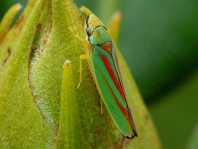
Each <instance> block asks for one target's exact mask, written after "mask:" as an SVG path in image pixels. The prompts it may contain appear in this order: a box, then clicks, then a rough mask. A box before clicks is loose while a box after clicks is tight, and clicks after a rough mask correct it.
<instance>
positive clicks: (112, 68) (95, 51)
mask: <svg viewBox="0 0 198 149" xmlns="http://www.w3.org/2000/svg"><path fill="white" fill-rule="evenodd" d="M83 8H84V9H81V11H82V12H83V10H84V11H86V9H87V8H85V7H83ZM87 10H88V9H87ZM85 14H86V12H85ZM85 30H86V36H87V37H86V38H87V40H88V42H89V45H90V46H89V47H90V48H89V50H87V51H86V54H84V55H81V56H80V82H81V81H82V76H81V67H82V66H81V60H82V59H87V60H88V63H89V66H90V69H91V72H92V75H93V77H94V80H95V82H96V86H97V88H98V90H99V94H100V96H101V98H102V100H103V102H104V104H105V106H106V108H107V110H108V112H109V113H110V115H111V118H112V119H113V121H114V123H115V125H116V126H117V128H118V130H119V131H120V132H121V133H122V134H123V135H124V136H125V137H126V138H130V139H131V138H134V137H135V136H138V134H137V131H136V128H135V124H134V121H133V118H132V114H131V111H130V108H129V107H128V104H127V99H126V94H125V91H124V86H123V82H122V77H121V72H120V68H119V64H118V59H117V56H116V51H115V45H114V42H113V39H112V37H111V36H110V35H109V33H108V31H107V28H106V27H105V26H104V24H103V23H102V22H101V21H100V19H99V18H98V17H96V16H95V15H94V14H93V13H91V12H90V13H89V14H88V16H87V18H86V21H85ZM79 85H80V83H79ZM79 85H78V87H79Z"/></svg>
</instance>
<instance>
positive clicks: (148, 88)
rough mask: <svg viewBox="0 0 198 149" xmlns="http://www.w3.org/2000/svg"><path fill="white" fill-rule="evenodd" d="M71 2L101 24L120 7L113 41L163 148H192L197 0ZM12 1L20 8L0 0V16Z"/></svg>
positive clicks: (197, 119)
mask: <svg viewBox="0 0 198 149" xmlns="http://www.w3.org/2000/svg"><path fill="white" fill-rule="evenodd" d="M74 2H75V3H76V4H77V5H78V7H80V6H81V5H85V6H87V7H88V8H90V9H91V10H92V11H93V12H94V13H95V14H96V15H97V16H99V17H100V19H101V20H102V21H103V22H104V23H105V24H107V23H108V19H109V18H110V17H111V15H112V14H113V12H115V11H116V10H120V11H121V12H122V15H123V17H122V23H121V29H120V34H119V43H118V45H119V48H120V50H121V52H122V53H123V55H124V57H125V59H126V61H127V63H128V65H129V68H130V70H131V72H132V74H133V76H134V78H135V80H136V82H137V85H138V87H139V90H140V92H141V94H142V96H143V98H144V100H145V102H146V104H147V106H148V109H149V110H150V112H151V115H152V117H153V119H154V122H155V124H156V127H157V130H158V133H159V136H160V138H161V141H162V145H163V148H164V149H196V148H198V131H197V130H198V129H197V128H198V125H197V124H198V98H197V96H198V1H197V0H188V1H185V0H180V1H179V0H167V1H162V0H158V1H156V0H151V1H146V0H132V1H131V0H120V1H119V0H74ZM15 3H21V4H22V5H23V6H24V7H25V5H26V3H27V0H18V1H17V0H6V1H0V18H2V17H3V14H4V13H5V12H6V10H8V9H9V7H10V6H12V5H13V4H15ZM137 108H138V107H137ZM196 125H197V127H196ZM139 135H141V134H139Z"/></svg>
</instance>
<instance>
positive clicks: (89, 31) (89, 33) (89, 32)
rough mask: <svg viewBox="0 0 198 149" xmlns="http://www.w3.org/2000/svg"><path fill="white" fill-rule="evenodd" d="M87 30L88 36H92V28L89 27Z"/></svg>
mask: <svg viewBox="0 0 198 149" xmlns="http://www.w3.org/2000/svg"><path fill="white" fill-rule="evenodd" d="M86 32H87V35H88V36H90V35H91V33H92V31H91V29H90V28H89V27H88V28H87V29H86Z"/></svg>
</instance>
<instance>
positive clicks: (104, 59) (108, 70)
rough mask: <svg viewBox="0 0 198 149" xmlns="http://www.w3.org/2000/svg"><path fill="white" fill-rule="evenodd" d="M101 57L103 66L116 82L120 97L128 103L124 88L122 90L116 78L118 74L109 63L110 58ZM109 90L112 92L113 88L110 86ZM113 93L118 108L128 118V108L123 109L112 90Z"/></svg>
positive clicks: (101, 55)
mask: <svg viewBox="0 0 198 149" xmlns="http://www.w3.org/2000/svg"><path fill="white" fill-rule="evenodd" d="M100 57H101V59H102V61H103V64H104V65H105V68H106V70H107V72H108V73H109V75H110V77H111V79H112V80H113V82H114V84H115V86H116V88H117V89H118V91H119V93H120V95H121V96H122V99H123V101H124V102H126V99H125V95H124V92H123V88H122V86H121V85H122V84H121V83H120V81H119V78H118V77H116V74H115V73H114V71H113V69H112V66H111V63H110V62H109V60H108V58H107V57H106V56H105V55H103V54H100ZM107 84H108V83H107ZM108 86H109V84H108ZM109 88H110V90H111V87H110V86H109ZM111 93H112V95H113V96H114V99H115V101H116V104H117V106H118V107H119V108H120V110H121V111H122V113H123V114H124V115H125V116H126V117H128V112H127V111H126V107H123V106H122V105H121V104H120V103H119V100H118V99H117V98H116V96H115V94H114V92H113V91H112V90H111Z"/></svg>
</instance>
